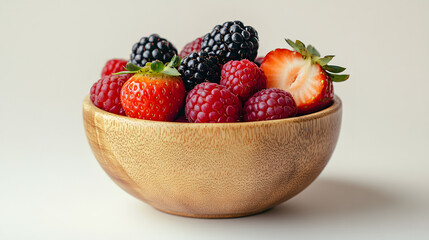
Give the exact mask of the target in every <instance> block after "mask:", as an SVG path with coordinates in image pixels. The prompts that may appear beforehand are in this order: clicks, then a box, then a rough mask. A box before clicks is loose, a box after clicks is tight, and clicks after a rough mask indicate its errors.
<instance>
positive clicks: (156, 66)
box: [150, 60, 164, 73]
mask: <svg viewBox="0 0 429 240" xmlns="http://www.w3.org/2000/svg"><path fill="white" fill-rule="evenodd" d="M150 70H152V71H153V72H156V73H159V72H162V70H164V64H163V63H162V62H161V61H159V60H156V61H154V62H152V63H151V64H150Z"/></svg>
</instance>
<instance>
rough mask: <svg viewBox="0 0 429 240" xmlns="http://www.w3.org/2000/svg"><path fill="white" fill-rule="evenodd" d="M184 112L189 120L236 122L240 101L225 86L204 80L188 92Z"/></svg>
mask: <svg viewBox="0 0 429 240" xmlns="http://www.w3.org/2000/svg"><path fill="white" fill-rule="evenodd" d="M185 113H186V118H187V119H188V120H189V122H196V123H224V122H237V121H239V120H240V114H241V103H240V100H239V99H238V97H237V96H236V95H235V94H234V93H232V92H231V91H230V90H228V89H227V88H226V87H225V86H222V85H219V84H216V83H211V82H204V83H200V84H198V85H197V86H195V88H194V89H192V90H191V91H190V92H189V93H188V96H187V97H186V106H185Z"/></svg>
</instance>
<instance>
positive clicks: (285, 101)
mask: <svg viewBox="0 0 429 240" xmlns="http://www.w3.org/2000/svg"><path fill="white" fill-rule="evenodd" d="M297 112H298V110H297V108H296V104H295V101H294V100H293V98H292V95H290V93H288V92H285V91H283V90H281V89H277V88H269V89H264V90H262V91H259V92H257V93H256V94H254V95H253V96H252V97H250V98H249V100H247V102H246V103H245V104H244V121H246V122H252V121H264V120H274V119H282V118H289V117H294V116H296V114H297Z"/></svg>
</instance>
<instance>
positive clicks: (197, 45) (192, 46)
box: [179, 37, 203, 58]
mask: <svg viewBox="0 0 429 240" xmlns="http://www.w3.org/2000/svg"><path fill="white" fill-rule="evenodd" d="M202 40H203V38H202V37H199V38H197V39H195V40H194V41H192V42H190V43H187V44H186V45H185V46H184V47H183V49H182V51H180V53H179V57H181V58H184V57H186V56H188V55H189V54H190V53H191V52H199V51H201V41H202Z"/></svg>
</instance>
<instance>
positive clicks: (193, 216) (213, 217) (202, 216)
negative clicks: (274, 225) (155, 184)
mask: <svg viewBox="0 0 429 240" xmlns="http://www.w3.org/2000/svg"><path fill="white" fill-rule="evenodd" d="M154 208H155V209H156V210H158V211H161V212H164V213H168V214H171V215H176V216H181V217H189V218H208V219H215V218H218V219H221V218H239V217H247V216H252V215H257V214H260V213H264V212H267V211H269V210H271V209H272V208H268V209H264V210H258V211H252V212H244V213H227V214H194V213H183V212H174V211H170V210H165V209H161V208H156V207H154Z"/></svg>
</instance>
